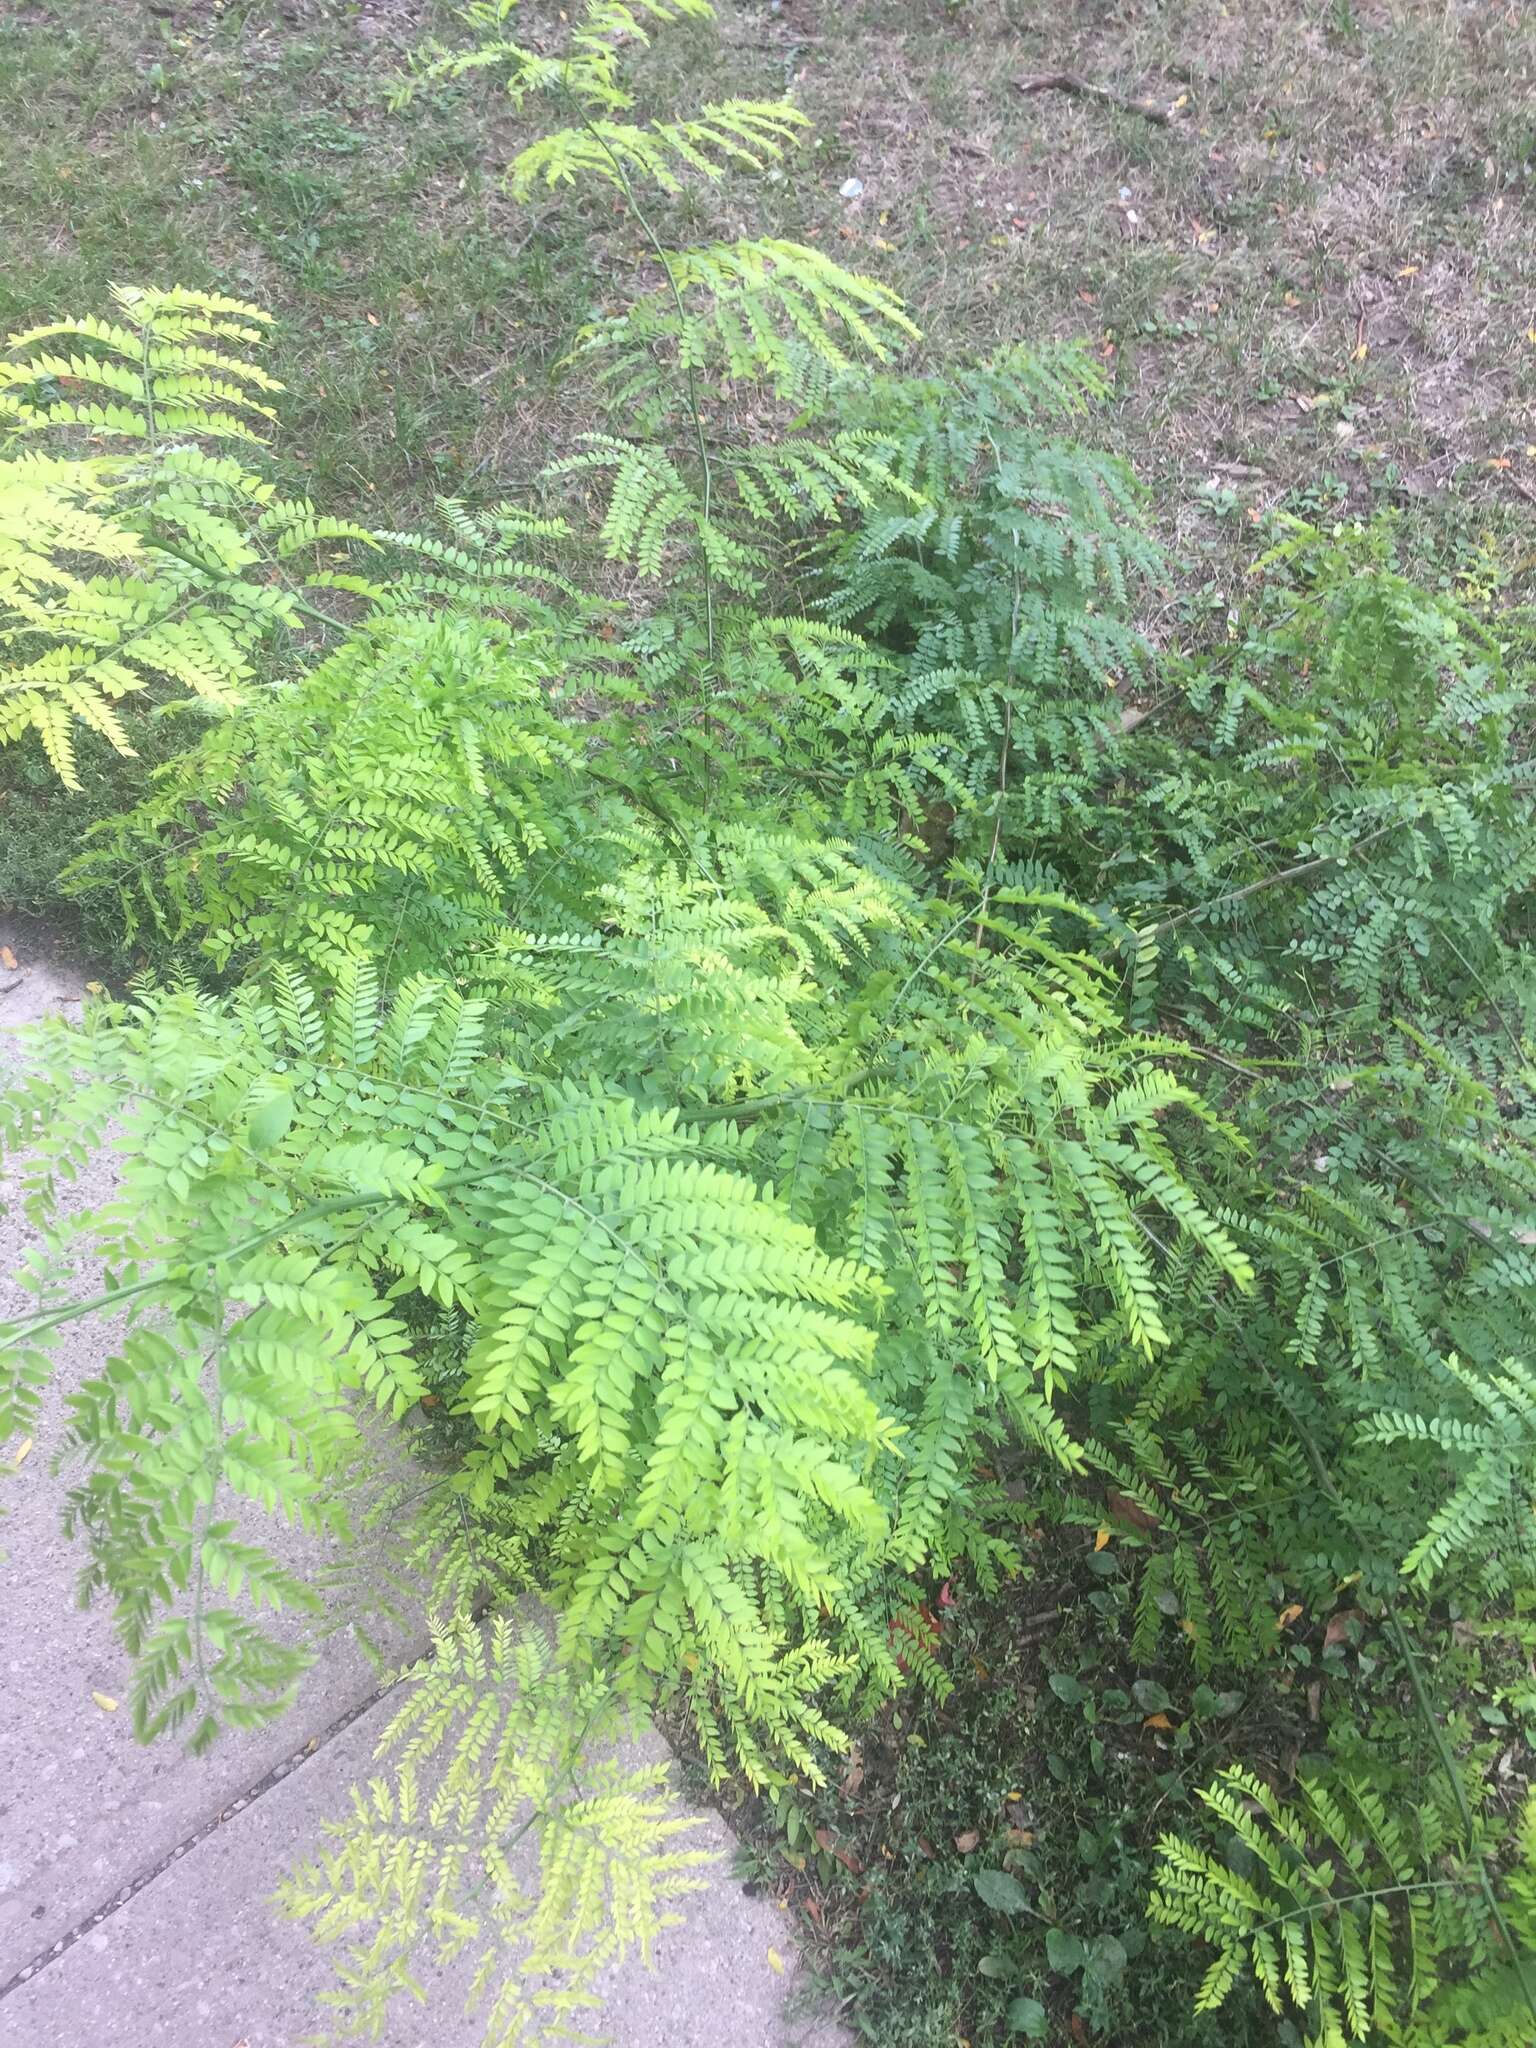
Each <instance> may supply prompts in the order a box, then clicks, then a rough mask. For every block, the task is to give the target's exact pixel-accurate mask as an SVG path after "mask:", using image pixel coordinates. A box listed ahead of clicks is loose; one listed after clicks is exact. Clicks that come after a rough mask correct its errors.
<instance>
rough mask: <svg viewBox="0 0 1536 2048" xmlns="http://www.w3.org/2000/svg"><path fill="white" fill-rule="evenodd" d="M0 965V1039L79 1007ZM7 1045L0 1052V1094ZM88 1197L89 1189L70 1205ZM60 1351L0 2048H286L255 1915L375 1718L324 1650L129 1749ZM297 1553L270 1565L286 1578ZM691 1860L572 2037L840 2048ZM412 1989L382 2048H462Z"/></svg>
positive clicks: (36, 1498)
mask: <svg viewBox="0 0 1536 2048" xmlns="http://www.w3.org/2000/svg"><path fill="white" fill-rule="evenodd" d="M0 945H3V946H6V947H8V948H9V949H10V952H11V954H12V955H13V957H14V958H15V959H16V961H17V963H18V965H17V967H16V968H15V969H7V968H5V967H4V966H3V957H4V956H3V955H0V1027H4V1026H9V1025H12V1024H16V1023H21V1022H25V1021H27V1020H28V1019H29V1018H31V1017H34V1016H37V1015H39V1014H41V1013H42V1012H43V1011H44V1010H46V1009H66V1010H67V1009H68V1007H69V1006H70V1005H71V1004H72V1003H74V1002H77V1001H78V1000H79V997H80V994H81V991H82V987H83V981H84V976H83V973H82V972H81V970H79V969H78V968H76V967H74V966H73V965H72V964H71V963H70V962H69V961H68V960H67V959H66V958H62V957H58V956H50V955H48V954H46V953H44V952H42V951H41V950H40V949H39V944H38V940H37V938H36V936H35V935H34V934H32V933H31V932H30V931H29V930H28V929H27V928H26V927H24V926H12V925H9V924H8V923H6V922H3V921H0ZM7 1039H8V1033H6V1032H5V1031H4V1030H0V1074H3V1073H4V1072H5V1071H7V1070H8V1068H9V1064H10V1059H11V1057H12V1055H11V1053H10V1048H9V1046H8V1043H7ZM105 1186H106V1178H105V1175H104V1176H103V1184H102V1185H101V1186H99V1187H97V1188H94V1189H91V1188H86V1189H83V1190H82V1198H83V1199H84V1200H87V1201H90V1200H95V1199H100V1197H101V1195H102V1193H103V1192H104V1190H105ZM7 1192H8V1191H7V1190H6V1189H5V1188H4V1186H3V1184H0V1199H3V1198H4V1197H5V1195H6V1194H7ZM26 1248H27V1231H26V1226H25V1223H24V1219H22V1218H21V1217H19V1216H18V1215H15V1214H8V1215H0V1317H3V1316H5V1315H8V1314H14V1313H16V1312H17V1310H18V1308H19V1307H24V1306H25V1303H24V1301H22V1302H18V1300H17V1298H16V1296H15V1294H14V1291H13V1290H12V1289H11V1287H10V1276H11V1274H12V1273H13V1272H14V1270H15V1267H16V1265H17V1263H18V1261H19V1258H20V1257H21V1255H22V1254H23V1253H24V1252H25V1250H26ZM64 1338H65V1341H64V1342H63V1343H62V1344H61V1346H60V1350H59V1355H58V1362H59V1369H58V1373H57V1377H56V1380H55V1384H54V1388H53V1391H52V1393H51V1395H50V1402H49V1411H48V1414H47V1416H46V1417H45V1420H44V1422H43V1424H42V1425H41V1426H40V1427H39V1429H38V1430H37V1432H36V1435H37V1443H36V1448H35V1449H34V1450H33V1451H32V1453H31V1454H30V1455H29V1456H28V1457H27V1458H26V1459H25V1461H24V1462H23V1463H22V1465H21V1466H20V1468H19V1469H18V1470H17V1471H16V1472H15V1473H14V1475H7V1478H6V1482H5V1484H4V1486H3V1489H0V1512H3V1518H0V1621H3V1628H4V1642H5V1649H4V1651H3V1652H0V1660H3V1669H4V1685H3V1690H0V1756H3V1758H4V1773H3V1781H4V1790H3V1793H0V1820H3V1825H0V2048H297V2044H298V2043H300V2042H301V2041H303V2040H305V2039H306V2038H309V2037H312V2036H313V2035H314V2034H315V2033H316V2031H317V2029H318V2027H319V2024H320V2022H319V2018H318V2014H317V2008H316V2005H315V2002H314V2001H315V1995H316V1993H317V1992H319V1991H322V1990H324V1989H325V1988H326V1986H327V1984H328V1982H329V1981H330V1979H329V1968H330V1965H329V1960H328V1958H327V1957H326V1956H325V1955H324V1954H323V1953H322V1952H320V1951H319V1950H318V1949H317V1948H316V1947H315V1945H314V1944H313V1943H312V1941H311V1940H310V1939H309V1937H308V1936H307V1935H306V1934H305V1933H304V1932H303V1930H302V1929H299V1928H296V1927H293V1926H290V1925H286V1924H284V1923H282V1922H280V1921H279V1920H278V1919H277V1917H276V1915H275V1914H274V1913H273V1912H272V1910H271V1908H270V1906H269V1904H268V1900H269V1898H270V1895H271V1892H272V1889H273V1886H274V1885H275V1883H276V1881H277V1879H278V1878H279V1876H280V1875H281V1874H282V1872H283V1871H284V1869H285V1868H287V1867H288V1866H289V1865H291V1863H293V1862H294V1861H295V1860H297V1859H298V1858H299V1857H300V1856H302V1855H304V1854H306V1853H308V1852H311V1851H312V1850H313V1849H314V1847H315V1845H316V1844H317V1842H318V1839H319V1832H320V1823H321V1821H322V1820H324V1819H326V1818H328V1817H331V1816H335V1815H339V1814H340V1813H341V1812H342V1811H343V1810H344V1808H345V1805H346V1801H347V1795H348V1791H349V1788H350V1787H351V1786H352V1785H353V1784H354V1783H357V1782H359V1781H360V1780H361V1779H363V1778H365V1777H366V1776H367V1774H368V1765H369V1758H370V1755H371V1752H372V1748H373V1744H374V1742H375V1740H376V1739H377V1735H378V1732H379V1729H380V1728H381V1727H382V1725H383V1723H384V1721H385V1720H386V1719H387V1718H388V1716H389V1714H390V1713H391V1712H392V1711H393V1705H392V1703H389V1702H384V1701H381V1700H380V1699H379V1698H378V1695H377V1691H376V1688H375V1684H374V1678H373V1673H372V1669H371V1667H370V1666H369V1664H368V1663H367V1661H366V1659H365V1658H364V1657H363V1656H362V1653H361V1652H360V1650H359V1649H358V1648H357V1646H356V1645H355V1644H354V1643H352V1642H351V1641H350V1639H349V1638H348V1637H346V1636H345V1635H342V1636H337V1637H335V1638H332V1639H331V1641H330V1643H329V1645H328V1647H327V1649H326V1651H325V1654H324V1656H323V1659H322V1661H321V1663H320V1665H319V1666H318V1667H317V1668H316V1669H315V1670H314V1671H313V1672H311V1673H310V1675H309V1678H308V1680H307V1682H306V1684H305V1686H304V1689H303V1692H302V1694H301V1697H300V1700H299V1703H298V1705H297V1706H296V1708H295V1709H294V1711H293V1712H292V1713H291V1714H290V1715H289V1716H287V1717H286V1718H285V1719H284V1720H283V1721H282V1722H281V1723H280V1724H279V1725H278V1726H277V1727H276V1728H273V1729H268V1730H264V1731H261V1732H259V1733H253V1734H249V1735H242V1736H225V1737H223V1738H222V1739H221V1740H220V1741H219V1742H218V1743H217V1744H216V1745H215V1747H214V1749H213V1751H212V1752H211V1753H210V1754H209V1755H208V1756H206V1757H203V1758H200V1759H197V1758H191V1757H188V1756H187V1755H186V1754H185V1753H184V1752H183V1751H182V1750H181V1749H180V1748H179V1747H178V1746H177V1745H176V1744H175V1742H174V1741H171V1742H166V1743H161V1744H157V1745H155V1746H153V1747H151V1748H148V1749H145V1748H142V1747H140V1746H139V1745H138V1744H137V1743H136V1742H135V1741H134V1739H133V1735H132V1730H131V1728H130V1726H129V1725H128V1714H127V1710H126V1706H124V1707H123V1708H122V1709H121V1710H116V1711H114V1709H113V1707H112V1706H111V1704H110V1703H111V1702H113V1701H116V1700H117V1699H119V1698H120V1697H122V1696H123V1695H125V1694H126V1690H127V1670H126V1660H125V1659H124V1657H123V1655H122V1653H121V1651H120V1650H119V1649H118V1647H117V1645H116V1643H115V1641H114V1639H113V1636H112V1632H111V1628H110V1624H109V1620H108V1617H107V1615H106V1613H105V1612H104V1611H102V1610H100V1609H95V1610H88V1611H84V1612H82V1611H81V1610H80V1609H78V1608H77V1607H76V1605H75V1601H74V1591H73V1581H74V1577H75V1574H76V1572H77V1571H78V1569H79V1566H80V1563H81V1558H80V1555H79V1553H78V1551H77V1549H76V1547H75V1546H74V1545H71V1544H69V1543H66V1542H65V1540H64V1538H63V1536H62V1534H61V1531H60V1524H59V1516H60V1506H61V1499H62V1495H63V1492H64V1490H65V1487H66V1485H67V1483H68V1482H67V1478H65V1477H61V1476H56V1475H55V1474H54V1473H52V1471H51V1470H50V1462H51V1450H52V1441H51V1439H52V1436H53V1424H54V1423H55V1421H56V1419H57V1416H58V1414H59V1412H60V1409H61V1407H62V1403H63V1399H64V1397H65V1395H67V1393H68V1391H69V1388H70V1387H71V1386H72V1385H74V1384H76V1383H78V1381H79V1380H80V1379H81V1378H83V1377H84V1376H85V1375H86V1374H87V1373H88V1372H90V1371H91V1370H93V1369H94V1368H95V1366H96V1364H97V1362H98V1361H99V1360H100V1358H101V1357H102V1355H103V1352H104V1349H105V1348H106V1346H107V1344H108V1343H109V1342H110V1332H109V1331H108V1330H106V1329H104V1328H103V1326H102V1325H100V1324H97V1323H82V1324H80V1325H71V1326H68V1327H67V1328H66V1330H65V1332H64ZM14 1455H15V1446H14V1445H13V1446H12V1447H10V1449H9V1450H8V1451H6V1452H5V1453H4V1454H3V1457H4V1460H5V1461H6V1462H9V1460H10V1459H11V1458H13V1457H14ZM303 1553H304V1546H303V1544H302V1542H300V1543H299V1544H296V1545H290V1548H289V1556H290V1560H291V1561H302V1559H303ZM104 1702H105V1703H107V1704H103V1703H104ZM650 1742H651V1743H654V1744H655V1745H656V1749H657V1752H658V1753H659V1752H660V1747H661V1745H660V1740H659V1738H658V1737H655V1736H652V1737H651V1738H650ZM694 1845H695V1846H699V1847H705V1848H711V1849H716V1850H718V1851H719V1852H720V1855H721V1859H722V1860H721V1862H720V1865H719V1866H718V1868H717V1869H716V1870H715V1871H713V1872H710V1873H707V1874H708V1876H709V1878H710V1882H709V1884H708V1887H707V1889H706V1890H704V1891H702V1892H700V1893H698V1894H697V1895H695V1896H694V1897H693V1898H691V1899H686V1900H684V1901H683V1902H682V1905H681V1908H680V1910H681V1911H682V1912H683V1914H684V1915H685V1919H686V1925H685V1926H684V1927H681V1928H679V1929H677V1930H675V1931H674V1932H673V1933H672V1934H671V1935H670V1936H668V1937H667V1938H666V1939H665V1941H664V1942H663V1943H662V1944H661V1945H660V1950H659V1956H658V1968H657V1970H656V1971H655V1972H647V1971H645V1970H644V1969H642V1968H640V1967H639V1966H638V1965H627V1966H626V1967H625V1968H624V1969H623V1970H622V1971H620V1972H618V1973H617V1974H616V1976H615V1978H614V1981H613V1983H612V1987H611V1991H610V1994H609V1997H608V2001H607V2005H606V2009H605V2012H604V2014H603V2016H602V2019H601V2020H600V2021H594V2023H593V2029H592V2030H593V2032H595V2033H600V2034H601V2035H602V2036H603V2037H604V2038H606V2039H608V2040H610V2041H612V2042H613V2043H614V2048H780V2044H787V2043H793V2042H800V2043H806V2044H815V2048H834V2044H836V2043H837V2042H839V2041H840V2040H842V2038H843V2036H842V2034H841V2032H840V2030H838V2029H836V2028H835V2027H831V2026H828V2025H825V2024H812V2025H808V2024H806V2023H804V2022H800V2021H796V2020H791V2019H790V2018H789V2017H788V2016H787V2012H786V2004H787V2000H788V1997H789V1994H790V1991H791V1989H792V1987H793V1983H794V1977H795V1969H794V1948H793V1939H792V1934H791V1930H790V1926H789V1923H788V1920H787V1918H786V1916H785V1914H784V1913H783V1912H782V1911H781V1910H780V1909H779V1907H778V1906H777V1905H776V1904H775V1903H774V1902H773V1901H772V1900H769V1899H762V1898H757V1899H754V1898H750V1897H748V1895H747V1894H746V1893H745V1892H744V1891H743V1890H742V1889H741V1887H740V1886H739V1885H737V1884H736V1883H735V1882H734V1881H733V1880H732V1879H731V1877H730V1875H729V1868H730V1863H729V1856H730V1847H731V1838H730V1835H729V1831H728V1830H727V1829H726V1828H725V1826H724V1824H723V1822H722V1821H721V1820H720V1818H719V1816H718V1815H715V1814H709V1815H707V1816H706V1817H705V1825H704V1826H703V1827H701V1828H700V1829H699V1831H698V1833H697V1835H696V1837H695V1838H694ZM425 1981H426V1982H427V1983H428V1986H429V1990H430V1992H431V1994H432V1995H431V1996H430V1998H429V2002H428V2004H427V2005H426V2006H424V2007H420V2008H415V2009H413V2010H410V2011H405V2012H402V2014H401V2015H400V2017H399V2019H398V2020H397V2021H396V2022H395V2023H394V2024H393V2025H392V2027H391V2029H390V2031H389V2032H388V2033H387V2034H386V2036H385V2037H384V2039H385V2043H386V2048H427V2044H428V2043H429V2042H430V2043H431V2048H478V2044H479V2043H480V2040H481V2032H480V2029H479V2027H478V2026H477V2025H476V2023H475V2021H474V2020H473V2019H472V2018H470V2017H467V2016H466V2014H465V2011H464V1986H463V1984H462V1983H461V1982H458V1981H454V1980H452V1979H447V1980H444V1979H434V1978H432V1977H431V1974H430V1973H427V1975H426V1978H425Z"/></svg>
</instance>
